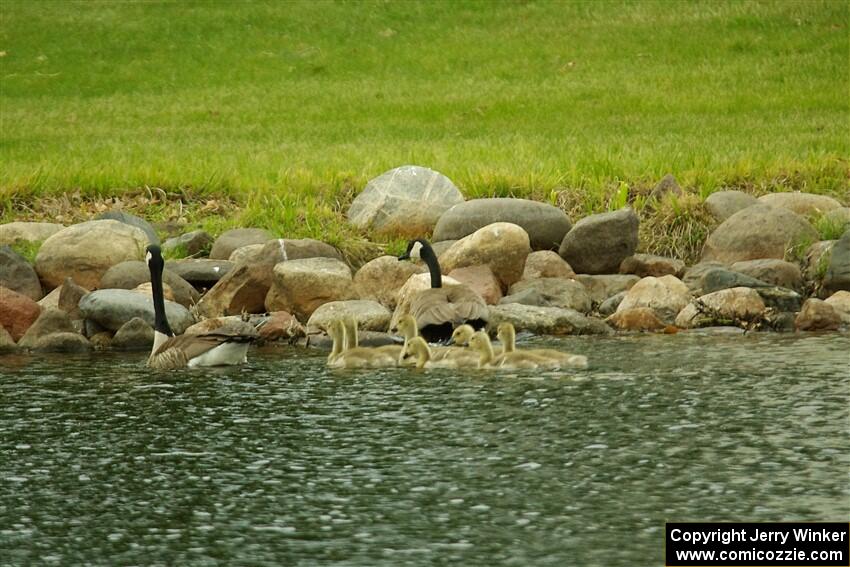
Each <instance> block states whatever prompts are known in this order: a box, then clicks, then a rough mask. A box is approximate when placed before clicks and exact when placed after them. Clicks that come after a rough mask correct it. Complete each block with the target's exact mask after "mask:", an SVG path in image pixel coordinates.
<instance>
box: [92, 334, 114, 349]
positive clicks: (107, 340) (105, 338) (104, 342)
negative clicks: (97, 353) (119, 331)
mask: <svg viewBox="0 0 850 567" xmlns="http://www.w3.org/2000/svg"><path fill="white" fill-rule="evenodd" d="M89 343H91V346H92V347H93V348H94V350H106V349H108V348H109V347H110V346H111V345H112V333H110V332H109V331H101V332H99V333H95V334H93V335H92V336H90V337H89Z"/></svg>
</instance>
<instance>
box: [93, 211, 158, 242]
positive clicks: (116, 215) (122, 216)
mask: <svg viewBox="0 0 850 567" xmlns="http://www.w3.org/2000/svg"><path fill="white" fill-rule="evenodd" d="M95 220H114V221H118V222H122V223H124V224H126V225H129V226H134V227H136V228H138V229H140V230H141V231H142V232H144V233H145V235H146V236H147V242H146V243H145V246H147V245H148V244H159V236H158V235H157V234H156V230H155V229H154V227H153V226H152V225H151V223H149V222H148V221H146V220H145V219H143V218H139V217H137V216H136V215H131V214H130V213H125V212H124V211H118V210H115V211H106V212H104V213H100V214H99V215H97V216H96V217H95Z"/></svg>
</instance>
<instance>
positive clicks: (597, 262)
mask: <svg viewBox="0 0 850 567" xmlns="http://www.w3.org/2000/svg"><path fill="white" fill-rule="evenodd" d="M638 224H639V223H638V217H637V215H636V214H635V212H634V211H633V210H632V209H630V208H625V209H621V210H619V211H614V212H611V213H601V214H597V215H590V216H588V217H585V218H583V219H581V220H580V221H578V222H577V223H576V224H575V226H573V227H572V229H571V230H570V231H569V232H568V233H567V234H566V236H564V240H563V241H562V242H561V247H560V249H559V250H558V253H559V254H560V255H561V257H562V258H563V259H564V260H566V261H567V262H568V263H569V264H570V266H572V268H573V270H575V271H576V272H577V273H582V274H613V273H617V271H619V269H620V263H622V261H623V260H624V259H625V258H627V257H629V256H631V255H632V254H634V253H635V249H637V245H638Z"/></svg>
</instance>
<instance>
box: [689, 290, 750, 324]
mask: <svg viewBox="0 0 850 567" xmlns="http://www.w3.org/2000/svg"><path fill="white" fill-rule="evenodd" d="M765 309H766V307H765V305H764V302H763V301H762V299H761V297H760V296H759V294H758V292H756V290H754V289H752V288H749V287H733V288H729V289H722V290H720V291H715V292H713V293H708V294H706V295H703V296H700V297H699V298H697V299H695V300H694V301H693V302H691V303H689V304H688V305H687V306H686V307H685V308H684V309H682V310H681V312H680V313H679V314H678V316H677V317H676V326H677V327H681V328H684V329H687V328H692V327H706V326H716V325H718V324H720V325H723V324H726V325H728V324H729V323H741V322H743V323H752V322H756V321H759V320H760V319H761V318H762V317H763V316H764V313H765Z"/></svg>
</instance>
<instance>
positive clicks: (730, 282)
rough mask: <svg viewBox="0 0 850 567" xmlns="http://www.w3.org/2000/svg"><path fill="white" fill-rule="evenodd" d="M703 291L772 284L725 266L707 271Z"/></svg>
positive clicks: (703, 278) (703, 280) (709, 291)
mask: <svg viewBox="0 0 850 567" xmlns="http://www.w3.org/2000/svg"><path fill="white" fill-rule="evenodd" d="M701 287H702V291H703V293H712V292H714V291H720V290H721V289H729V288H730V287H752V288H758V287H772V286H771V284H769V283H767V282H763V281H761V280H757V279H756V278H752V277H750V276H748V275H746V274H741V273H739V272H733V271H732V270H727V269H725V268H714V269H711V270H708V271H707V272H705V274H704V275H703V277H702V286H701Z"/></svg>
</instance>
